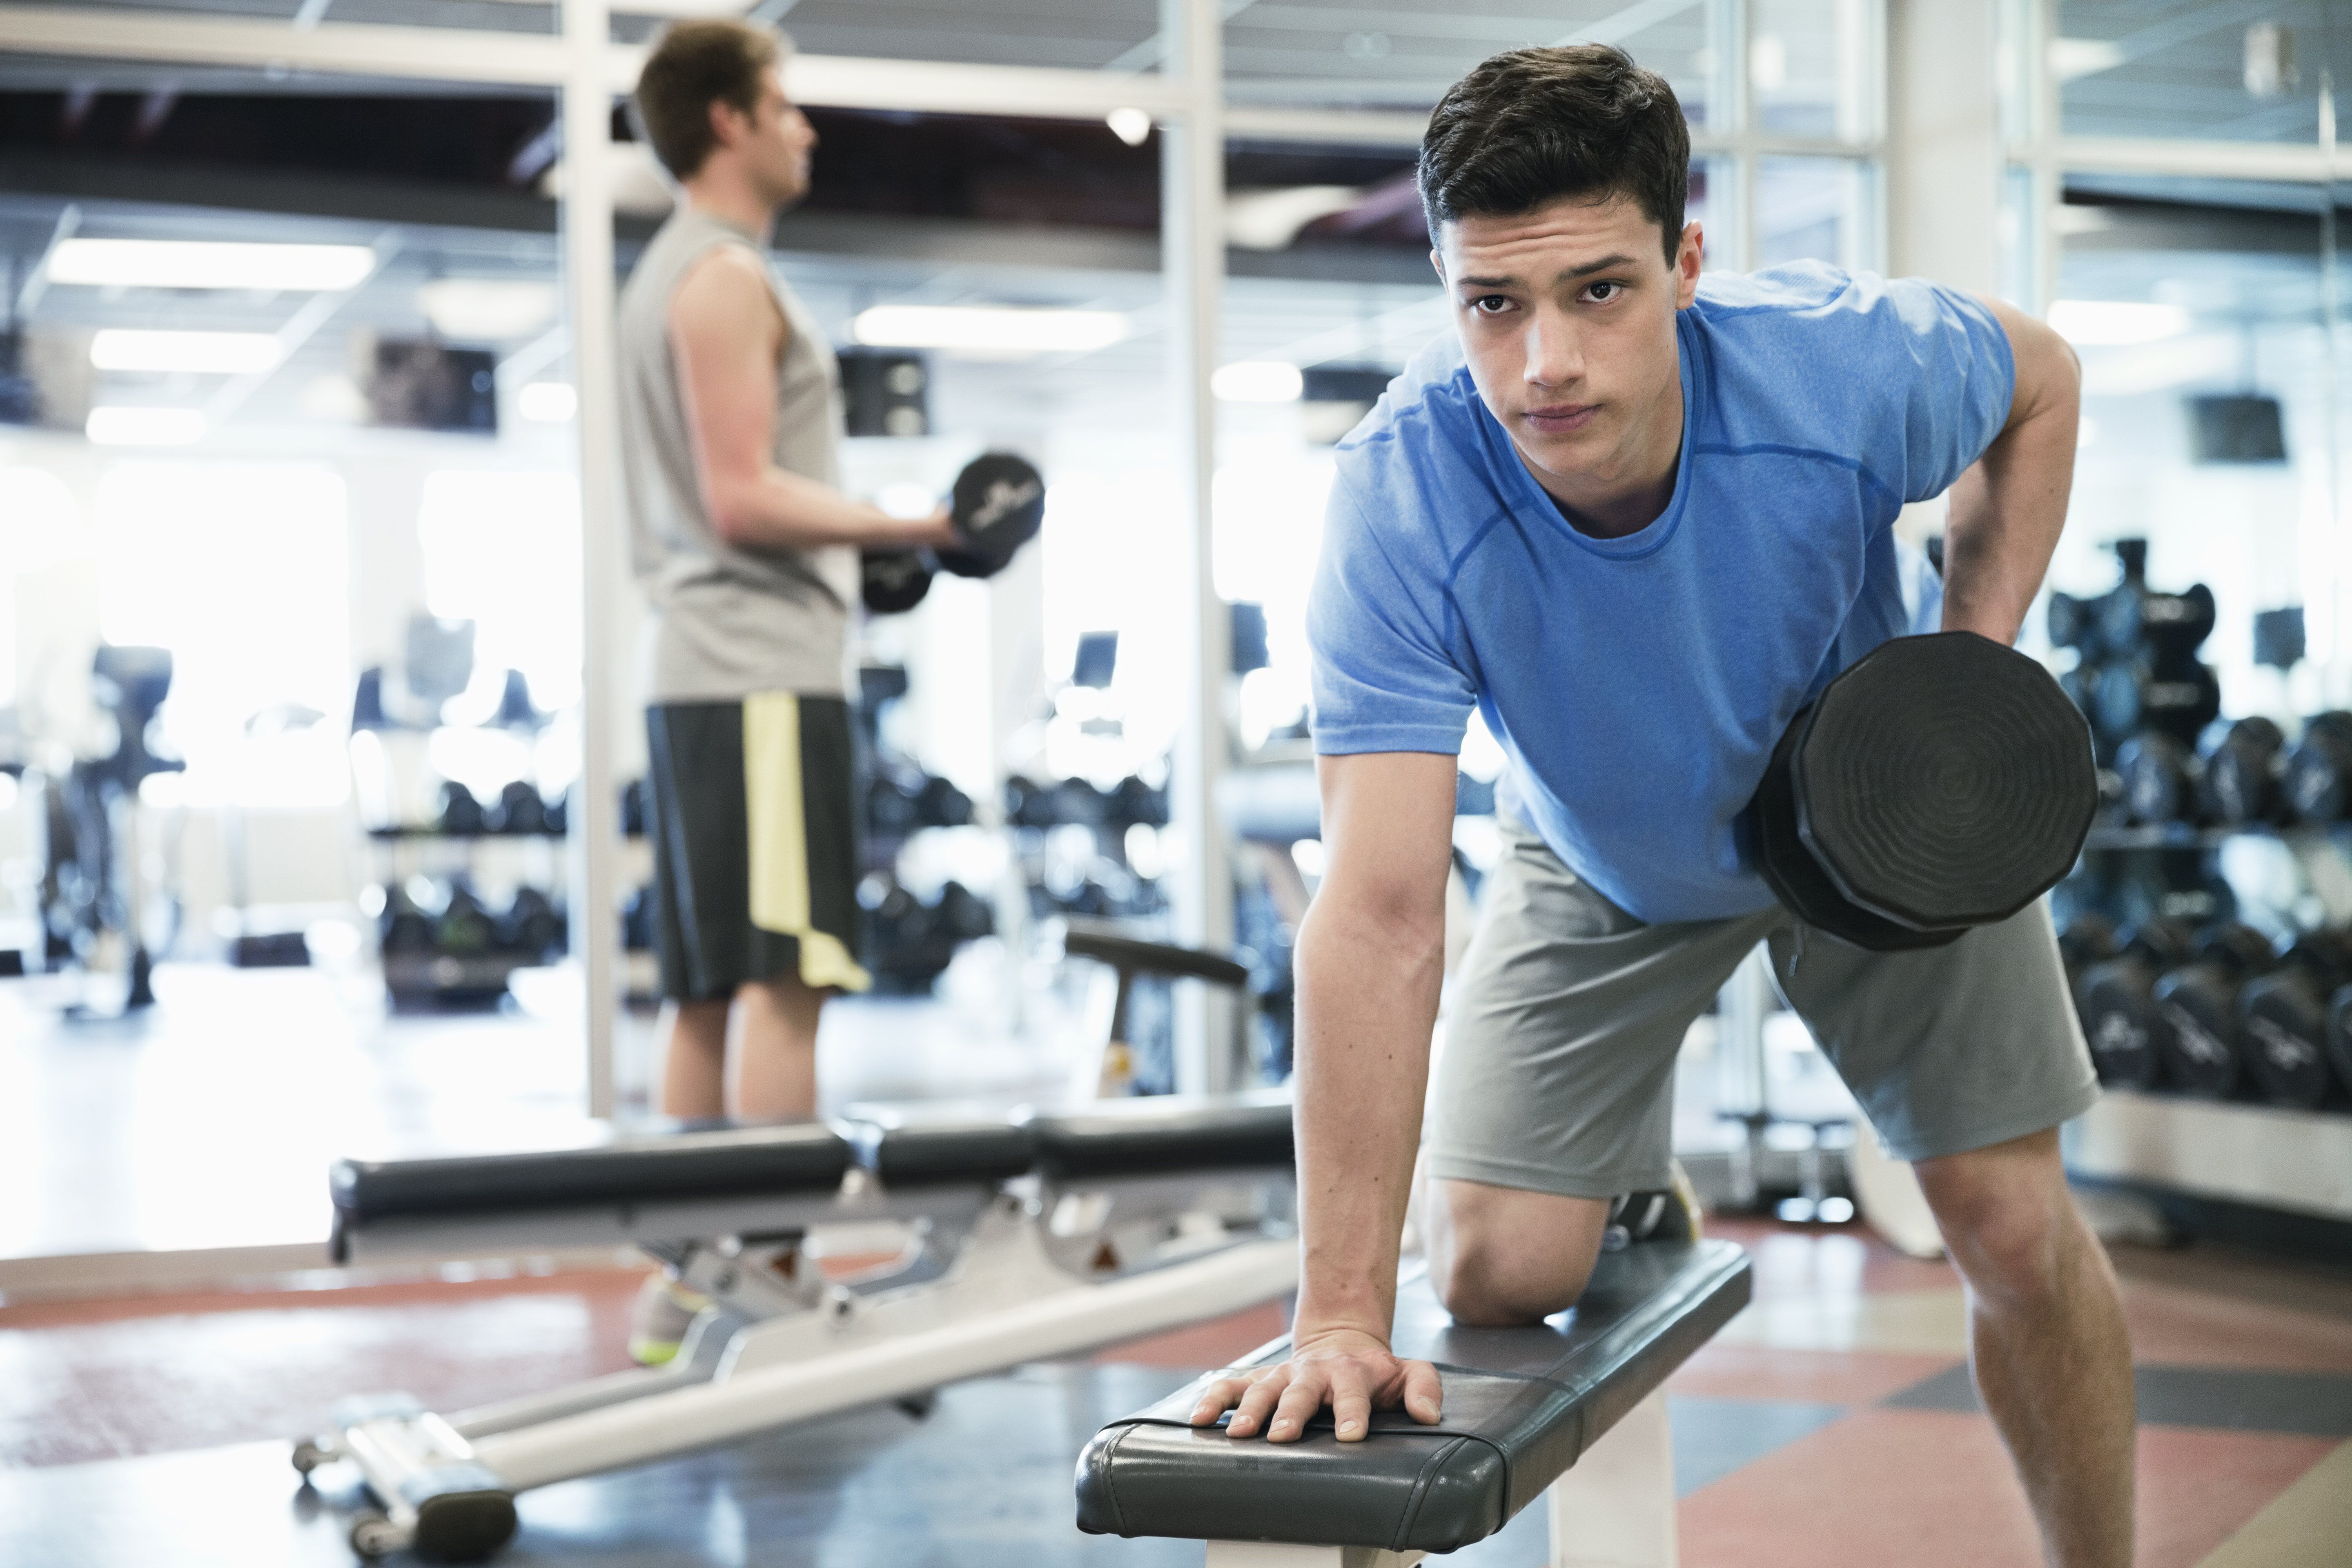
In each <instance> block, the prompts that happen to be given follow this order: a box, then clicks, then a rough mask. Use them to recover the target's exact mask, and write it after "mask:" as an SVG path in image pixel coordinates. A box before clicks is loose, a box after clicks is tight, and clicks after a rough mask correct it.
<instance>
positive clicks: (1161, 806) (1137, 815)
mask: <svg viewBox="0 0 2352 1568" xmlns="http://www.w3.org/2000/svg"><path fill="white" fill-rule="evenodd" d="M1110 820H1111V821H1112V822H1113V823H1114V824H1115V825H1117V826H1120V827H1132V826H1135V825H1136V824H1138V823H1141V824H1142V825H1143V826H1147V827H1165V826H1168V791H1167V790H1166V789H1165V788H1161V789H1153V788H1152V787H1151V786H1150V784H1145V783H1144V782H1143V781H1142V780H1141V779H1139V778H1138V777H1137V776H1136V775H1135V774H1133V773H1129V774H1128V775H1127V776H1126V777H1125V778H1123V779H1121V780H1119V781H1118V787H1117V788H1115V789H1114V790H1112V791H1111V805H1110Z"/></svg>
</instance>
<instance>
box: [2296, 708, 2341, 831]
mask: <svg viewBox="0 0 2352 1568" xmlns="http://www.w3.org/2000/svg"><path fill="white" fill-rule="evenodd" d="M2284 794H2285V795H2286V806H2287V810H2288V811H2289V812H2290V813H2292V814H2293V815H2294V818H2295V820H2296V821H2298V822H2311V823H2324V822H2341V821H2343V820H2344V818H2345V816H2347V815H2352V713H2347V712H2344V711H2343V710H2340V709H2338V710H2331V711H2329V712H2326V713H2315V714H2313V715H2312V716H2311V717H2310V718H2309V719H2307V720H2305V721H2304V726H2303V736H2302V738H2301V739H2300V740H2298V741H2296V742H2295V743H2294V751H2293V752H2289V753H2288V755H2287V760H2286V777H2285V782H2284Z"/></svg>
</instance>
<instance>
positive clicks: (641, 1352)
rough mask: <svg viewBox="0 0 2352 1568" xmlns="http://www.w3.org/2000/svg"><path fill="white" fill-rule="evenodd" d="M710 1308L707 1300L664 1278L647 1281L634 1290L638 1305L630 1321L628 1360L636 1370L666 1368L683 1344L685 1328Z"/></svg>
mask: <svg viewBox="0 0 2352 1568" xmlns="http://www.w3.org/2000/svg"><path fill="white" fill-rule="evenodd" d="M709 1305H710V1298H709V1297H708V1296H705V1295H702V1294H701V1293H700V1292H698V1291H694V1290H689V1289H687V1288H686V1287H685V1286H683V1285H681V1284H679V1283H678V1282H677V1280H675V1279H671V1278H670V1277H669V1276H668V1275H667V1274H656V1275H655V1276H653V1277H652V1278H651V1279H647V1280H646V1282H645V1283H644V1284H643V1285H641V1286H639V1287H638V1288H637V1304H636V1307H635V1310H634V1311H632V1312H631V1314H630V1317H629V1359H630V1360H631V1361H634V1362H635V1363H637V1364H638V1365H639V1366H667V1365H668V1364H669V1363H671V1362H672V1361H675V1360H676V1359H677V1352H678V1347H679V1346H680V1345H681V1344H683V1343H685V1342H686V1331H687V1328H688V1325H689V1324H691V1323H692V1322H693V1321H694V1319H695V1315H696V1314H697V1313H698V1312H700V1311H701V1310H702V1309H704V1308H705V1307H708V1306H709Z"/></svg>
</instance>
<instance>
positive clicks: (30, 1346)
mask: <svg viewBox="0 0 2352 1568" xmlns="http://www.w3.org/2000/svg"><path fill="white" fill-rule="evenodd" d="M641 1278H642V1276H641V1275H639V1274H636V1273H635V1272H631V1271H627V1270H619V1269H615V1270H612V1271H610V1272H600V1273H593V1274H573V1275H564V1276H557V1277H552V1278H550V1279H505V1280H494V1281H483V1282H479V1283H477V1284H466V1285H451V1284H430V1285H400V1286H373V1287H367V1288H364V1289H351V1290H334V1291H298V1292H289V1293H271V1294H266V1295H244V1296H228V1297H201V1298H180V1299H177V1300H178V1301H179V1303H180V1304H181V1306H183V1307H184V1309H185V1310H167V1311H164V1312H162V1313H157V1312H156V1311H155V1310H154V1309H155V1307H156V1305H157V1304H158V1303H157V1301H156V1300H152V1299H151V1300H143V1301H137V1302H130V1303H110V1304H105V1305H97V1306H93V1305H90V1304H58V1305H50V1306H40V1307H24V1308H16V1309H11V1310H8V1311H7V1312H6V1313H5V1314H0V1466H6V1465H48V1464H66V1463H71V1462H75V1461H79V1460H84V1459H100V1458H124V1457H129V1456H132V1455H138V1454H156V1453H166V1452H172V1451H174V1450H178V1449H182V1448H194V1447H211V1446H214V1445H218V1444H227V1443H241V1442H250V1441H255V1440H258V1439H265V1438H291V1437H293V1436H296V1435H298V1434H299V1433H301V1432H303V1431H305V1430H307V1429H309V1428H310V1427H312V1426H316V1425H317V1424H318V1423H319V1422H320V1420H321V1418H322V1417H323V1416H324V1415H325V1414H326V1411H327V1408H328V1406H329V1405H331V1403H332V1402H333V1401H334V1400H335V1399H337V1398H339V1397H341V1395H343V1394H357V1393H365V1392H370V1391H374V1390H383V1389H404V1390H406V1391H407V1392H409V1393H412V1394H415V1395H416V1396H417V1397H418V1398H420V1399H422V1400H424V1401H425V1403H426V1404H427V1405H435V1406H437V1407H440V1408H443V1409H462V1408H464V1407H466V1406H467V1405H478V1404H481V1403H483V1402H485V1401H487V1400H492V1399H502V1398H507V1397H510V1396H512V1395H514V1394H525V1393H529V1392H530V1391H532V1390H534V1389H540V1388H548V1387H552V1386H556V1385H558V1384H564V1383H568V1382H572V1381H573V1380H576V1379H579V1378H585V1377H593V1376H597V1375H599V1374H601V1373H607V1372H613V1371H616V1370H618V1369H620V1368H622V1367H624V1366H625V1365H627V1364H628V1362H627V1356H626V1350H625V1343H626V1340H627V1335H628V1317H629V1308H630V1304H631V1302H632V1301H633V1300H634V1299H635V1294H636V1289H637V1282H638V1280H639V1279H641ZM230 1303H234V1304H230ZM129 1309H135V1310H137V1311H138V1314H139V1315H136V1316H132V1315H129V1311H128V1310H129Z"/></svg>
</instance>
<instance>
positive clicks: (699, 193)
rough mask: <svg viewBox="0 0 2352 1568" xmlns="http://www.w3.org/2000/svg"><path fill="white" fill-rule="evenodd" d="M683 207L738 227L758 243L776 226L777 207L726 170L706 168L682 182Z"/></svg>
mask: <svg viewBox="0 0 2352 1568" xmlns="http://www.w3.org/2000/svg"><path fill="white" fill-rule="evenodd" d="M686 205H688V206H689V207H691V208H692V209H693V210H694V211H696V212H698V213H701V214H702V215H704V216H706V217H715V218H717V219H718V220H719V222H721V223H723V224H726V225H728V226H730V227H734V228H740V229H741V230H742V231H743V232H744V233H745V234H748V235H750V236H751V238H752V239H753V240H755V241H757V242H759V243H761V244H765V243H767V238H768V231H769V230H770V229H772V228H773V227H775V226H776V205H777V204H776V203H774V202H772V201H770V200H768V199H767V198H766V197H765V196H764V195H761V193H760V192H759V191H757V190H754V189H753V188H752V187H751V183H750V182H749V181H747V180H745V179H743V178H742V177H741V176H740V174H736V173H735V172H734V171H732V170H729V169H706V170H704V171H703V172H702V173H701V174H697V175H696V176H695V177H694V178H692V179H690V180H688V181H687V182H686Z"/></svg>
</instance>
